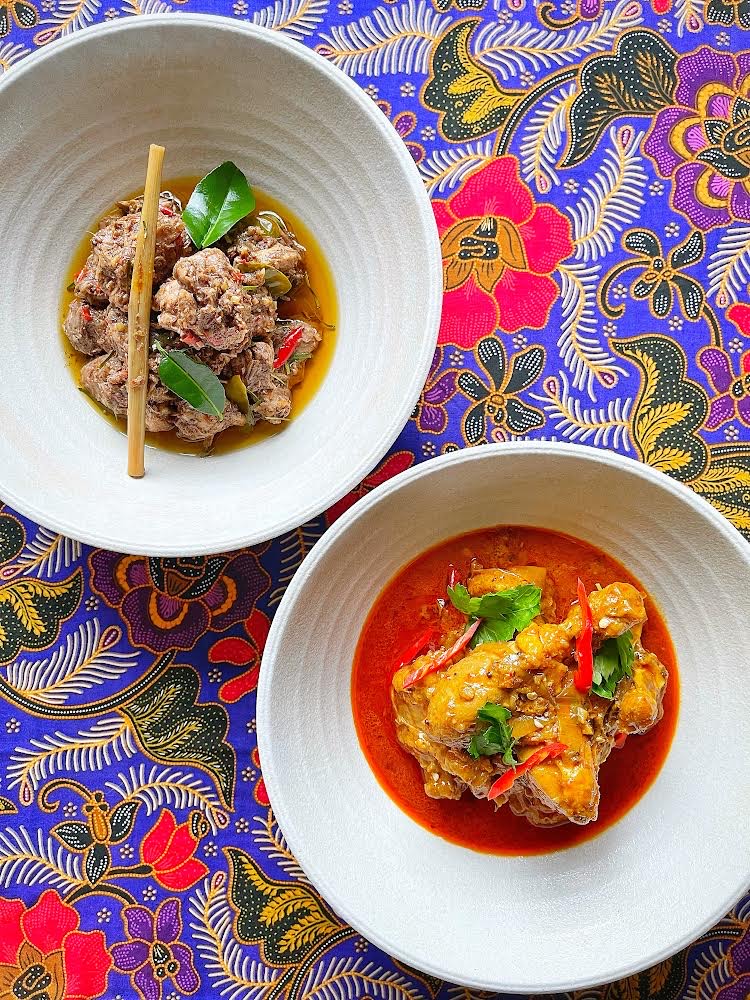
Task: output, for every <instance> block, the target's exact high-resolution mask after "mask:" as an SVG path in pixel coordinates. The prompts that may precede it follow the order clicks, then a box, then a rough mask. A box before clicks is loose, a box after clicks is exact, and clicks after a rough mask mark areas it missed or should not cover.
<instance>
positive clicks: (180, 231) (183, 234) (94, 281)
mask: <svg viewBox="0 0 750 1000" xmlns="http://www.w3.org/2000/svg"><path fill="white" fill-rule="evenodd" d="M159 206H160V212H159V222H158V225H157V227H156V251H155V256H154V285H155V286H156V285H158V284H159V283H160V282H162V281H164V279H165V278H166V277H167V276H168V275H169V274H171V273H172V268H173V267H174V265H175V263H176V262H177V261H178V260H179V259H180V257H183V256H184V255H185V254H187V253H189V250H190V245H191V244H190V238H189V236H188V233H187V230H186V229H185V226H184V223H183V221H182V219H181V218H180V216H179V215H175V213H174V210H173V209H172V207H171V202H170V201H169V200H168V199H160V202H159ZM165 211H166V212H169V214H164V213H165ZM140 224H141V213H140V211H136V212H132V211H131V212H128V213H127V214H126V215H117V216H107V217H106V218H105V219H103V220H102V226H101V228H100V229H99V231H98V232H97V233H95V234H94V236H92V238H91V253H90V255H89V258H88V260H87V261H86V264H85V266H84V268H83V270H82V271H81V273H80V274H79V275H78V277H77V278H76V281H75V294H76V298H79V299H84V300H85V301H88V302H89V303H90V304H92V305H102V304H103V303H104V302H106V301H109V302H110V303H111V305H113V306H115V307H116V308H118V309H122V310H127V308H128V300H129V299H130V281H131V278H132V273H133V258H134V257H135V244H136V240H137V237H138V229H139V227H140Z"/></svg>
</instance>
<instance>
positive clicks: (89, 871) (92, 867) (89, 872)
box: [84, 844, 111, 885]
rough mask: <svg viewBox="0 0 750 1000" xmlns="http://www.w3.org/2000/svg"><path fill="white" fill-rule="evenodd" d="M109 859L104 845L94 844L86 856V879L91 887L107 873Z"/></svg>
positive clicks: (107, 850)
mask: <svg viewBox="0 0 750 1000" xmlns="http://www.w3.org/2000/svg"><path fill="white" fill-rule="evenodd" d="M110 864H111V858H110V854H109V849H108V848H107V847H106V846H105V845H104V844H94V846H93V847H92V848H91V850H90V851H88V852H87V854H86V863H85V865H84V867H85V869H86V878H87V879H88V880H89V882H90V883H91V884H92V885H96V883H97V882H98V881H99V880H100V879H102V878H104V876H105V875H106V874H107V872H108V871H109V866H110Z"/></svg>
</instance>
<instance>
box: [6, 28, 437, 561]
mask: <svg viewBox="0 0 750 1000" xmlns="http://www.w3.org/2000/svg"><path fill="white" fill-rule="evenodd" d="M0 107H2V115H0V177H2V178H3V185H2V187H3V192H2V198H0V234H2V236H1V237H0V240H1V244H0V249H1V250H2V258H3V302H2V309H0V340H1V341H2V351H3V363H2V380H0V427H1V428H2V435H1V436H0V497H2V499H3V500H5V501H7V502H8V503H10V504H11V505H12V506H13V507H15V508H17V509H18V510H20V511H22V512H23V513H25V514H27V515H29V516H30V517H32V518H34V519H35V520H37V521H40V522H42V523H43V524H46V525H48V526H50V527H53V528H55V529H57V530H58V531H61V532H63V533H65V534H67V535H72V536H74V537H76V538H79V539H82V540H84V541H88V542H92V543H94V544H97V545H102V546H106V547H107V548H111V549H117V550H121V551H127V552H136V553H147V554H160V555H189V554H198V553H207V552H218V551H222V550H225V549H232V548H237V547H238V546H240V545H244V544H247V543H252V542H258V541H262V540H265V539H267V538H271V537H272V536H274V535H277V534H279V533H280V532H282V531H284V530H287V529H288V528H290V527H292V526H294V525H297V524H300V523H302V522H303V521H305V520H306V519H307V518H308V517H311V516H313V515H315V514H317V513H319V512H320V511H321V510H323V509H325V508H326V507H328V506H329V505H330V504H331V503H333V502H334V501H336V500H337V499H339V498H340V497H341V496H343V495H344V494H345V493H346V492H347V491H348V490H349V489H350V488H351V487H352V486H353V485H354V484H355V483H357V482H358V481H359V480H360V479H361V478H362V477H363V476H364V475H365V474H366V473H367V472H368V471H369V470H370V469H371V468H372V467H373V466H374V465H375V464H376V463H377V461H378V460H379V459H380V458H381V457H382V455H383V454H384V453H385V451H386V450H387V448H388V447H389V446H390V445H391V443H392V442H393V441H394V440H395V438H396V436H397V434H398V432H399V431H400V429H401V428H402V427H403V425H404V423H405V422H406V420H407V419H408V416H409V413H410V411H411V409H412V408H413V406H414V403H415V402H416V399H417V397H418V395H419V392H420V390H421V387H422V385H423V383H424V379H425V377H426V374H427V370H428V367H429V363H430V359H431V356H432V352H433V350H434V346H435V341H436V337H437V327H438V323H439V316H440V304H441V298H442V271H441V264H440V248H439V242H438V238H437V231H436V228H435V223H434V220H433V215H432V211H431V209H430V203H429V199H428V197H427V195H426V193H425V190H424V186H423V184H422V182H421V180H420V178H419V174H418V172H417V169H416V167H415V165H414V163H413V161H412V159H411V157H410V155H409V153H408V151H407V150H406V148H405V146H404V145H403V143H402V142H401V139H400V138H399V137H398V135H397V134H396V132H395V130H394V129H393V128H392V127H391V126H390V124H389V123H388V121H387V119H386V117H385V116H384V115H383V113H382V112H381V111H380V109H379V108H377V107H376V106H375V104H374V103H373V102H372V101H371V100H370V98H369V97H367V96H366V95H365V94H363V93H362V92H361V91H360V90H359V89H358V88H357V87H356V86H355V84H354V83H353V82H352V81H351V80H349V79H348V78H347V77H346V76H345V75H344V74H343V73H341V72H340V71H339V70H337V69H336V68H335V67H333V66H332V65H331V64H330V63H329V62H327V61H326V60H324V59H323V58H322V57H320V56H317V55H316V54H315V53H314V52H311V51H310V50H308V49H305V48H304V47H303V46H302V45H300V44H298V43H297V42H294V41H291V40H290V39H288V38H285V37H284V36H283V35H281V34H279V33H277V32H271V31H266V30H264V29H262V28H257V27H255V26H253V25H250V24H238V23H236V22H232V21H230V20H229V19H227V18H214V17H209V16H201V15H182V14H180V15H162V16H153V17H147V18H141V17H135V18H127V19H122V20H121V21H119V22H114V23H112V24H110V25H108V26H106V27H101V28H96V29H92V30H87V31H85V32H82V33H80V34H77V35H74V36H71V37H69V38H66V39H64V40H63V41H60V42H56V43H55V44H54V45H52V46H50V47H49V49H45V50H43V51H42V52H41V53H39V54H37V55H34V56H32V57H31V58H29V59H28V60H27V61H24V62H23V63H22V64H21V66H19V67H18V68H17V69H15V70H14V71H13V72H12V73H10V74H9V75H8V76H7V77H3V80H2V82H0ZM30 109H33V113H31V111H30ZM149 142H159V143H162V144H163V145H165V146H166V148H167V157H166V162H165V168H164V170H165V172H164V176H165V177H167V178H168V177H170V176H172V177H177V176H180V175H187V174H192V175H196V174H199V175H200V174H202V173H205V172H207V171H208V170H210V169H212V168H213V167H215V166H216V165H217V164H218V163H220V162H221V161H222V160H225V159H233V160H235V161H236V162H237V163H238V165H240V166H241V167H242V168H243V169H244V171H245V172H246V173H247V175H248V178H249V179H250V181H251V183H253V184H255V185H257V187H258V188H259V189H260V190H262V191H264V192H265V193H267V194H270V195H273V196H275V197H277V198H279V199H280V200H281V201H282V202H283V203H284V204H286V205H287V206H288V207H289V208H290V209H292V211H293V212H294V213H295V214H296V215H298V216H299V217H300V218H301V219H302V220H303V221H304V222H305V223H307V225H308V227H309V228H310V229H311V230H312V232H313V233H314V234H315V236H316V237H317V238H318V241H319V243H320V245H321V248H322V250H323V253H324V255H325V257H326V258H327V260H328V263H329V264H330V267H331V270H332V272H333V276H334V282H335V285H336V291H337V297H338V320H339V322H338V333H337V342H336V349H335V354H334V358H333V361H332V364H331V366H330V369H329V371H328V373H327V375H326V377H325V381H324V383H323V385H322V386H321V387H320V389H319V390H318V392H317V394H316V395H315V397H314V399H313V400H312V401H311V402H310V403H309V404H308V406H307V407H306V409H305V410H304V412H303V413H302V414H301V415H300V417H299V419H297V420H293V421H292V422H291V423H290V424H289V425H288V427H286V428H285V429H284V431H283V433H281V434H278V435H276V436H274V437H272V438H269V439H266V440H263V441H261V442H259V443H258V444H254V445H252V446H251V447H249V448H247V449H243V450H241V451H237V452H234V453H231V454H226V455H221V456H216V457H212V458H210V459H206V460H203V459H196V458H194V457H189V456H181V455H177V454H169V453H165V452H163V451H158V450H150V451H149V452H148V453H147V475H146V478H145V479H143V480H141V481H135V480H131V479H128V477H127V476H126V474H125V460H126V448H125V440H124V437H123V436H122V435H121V434H119V433H118V432H117V430H116V429H114V428H113V427H112V426H110V425H109V424H108V423H107V421H105V420H103V419H102V418H101V416H100V415H99V414H98V413H96V411H95V410H94V409H93V408H92V407H91V405H90V404H89V403H88V402H87V401H86V400H85V399H84V398H82V396H81V394H80V393H79V392H78V390H77V389H76V387H75V385H74V384H73V381H72V379H71V378H70V375H69V373H68V371H67V370H66V367H65V363H64V358H63V351H62V346H61V344H60V341H59V334H58V327H59V311H60V300H61V294H62V292H63V285H64V283H65V275H66V272H67V270H68V268H69V266H70V261H71V258H72V256H73V254H74V252H75V250H76V248H77V246H78V243H79V242H80V240H81V238H82V236H83V234H84V233H85V232H86V230H87V229H89V228H90V227H91V225H92V223H93V222H94V221H95V220H96V218H97V216H99V215H101V214H102V212H103V211H105V210H106V209H107V207H108V206H109V205H111V204H112V202H113V201H114V200H115V199H116V198H118V197H121V196H122V195H124V194H126V193H127V192H130V191H132V190H134V189H137V188H138V187H139V186H141V185H142V184H143V178H144V174H145V163H146V155H147V151H148V144H149Z"/></svg>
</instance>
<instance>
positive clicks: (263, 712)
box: [256, 441, 750, 993]
mask: <svg viewBox="0 0 750 1000" xmlns="http://www.w3.org/2000/svg"><path fill="white" fill-rule="evenodd" d="M519 454H520V455H528V454H536V455H537V456H538V458H539V460H540V461H541V459H542V458H543V457H544V456H554V457H555V458H561V457H562V458H565V457H566V456H567V457H577V458H580V459H584V460H586V461H591V462H593V463H596V464H599V465H603V466H607V467H609V468H610V469H614V470H617V471H625V472H630V473H633V474H634V475H636V476H639V477H640V478H641V479H644V480H646V481H648V482H650V483H651V484H653V485H655V486H657V487H659V488H661V489H664V490H665V491H666V492H668V493H671V494H672V495H673V496H674V497H676V498H677V499H678V500H681V501H682V502H685V503H687V504H688V505H689V506H690V507H692V508H693V509H694V510H695V511H696V512H697V513H698V514H699V515H700V516H701V517H703V518H704V519H705V520H707V521H709V522H710V523H711V524H712V525H713V527H714V528H716V529H717V530H718V531H719V532H720V533H721V534H722V535H723V536H724V537H725V538H726V540H727V541H728V542H729V543H730V544H731V545H732V547H733V548H734V549H735V550H736V551H737V553H738V555H739V556H740V557H741V559H742V560H743V562H744V563H745V565H746V566H747V568H748V574H749V575H750V545H748V543H747V542H746V541H745V540H744V539H743V537H742V536H741V535H740V533H739V531H737V529H736V528H734V527H733V526H732V525H731V524H730V523H729V521H727V519H726V518H725V517H724V516H723V515H722V514H720V513H719V512H718V511H717V510H716V508H715V507H713V506H712V505H711V504H710V503H709V502H708V501H707V500H704V499H703V498H702V497H699V496H698V495H697V494H696V493H695V492H694V491H693V490H691V489H690V488H689V487H688V486H686V485H685V484H684V483H681V482H679V481H678V480H675V479H672V478H670V477H669V476H667V475H666V474H665V473H663V472H659V471H658V470H656V469H653V468H651V467H650V466H648V465H646V464H645V463H643V462H641V461H639V460H638V459H634V458H629V457H626V456H624V455H620V454H619V453H617V452H612V451H609V450H605V449H599V448H595V447H592V446H589V445H580V444H567V443H563V442H547V441H513V442H505V443H495V444H489V445H483V446H480V447H476V448H466V449H460V450H459V451H457V452H451V453H449V454H446V455H441V456H438V457H436V458H433V459H428V460H427V461H424V462H421V463H419V464H418V465H416V466H413V467H412V468H411V469H407V470H406V471H405V472H401V473H399V474H398V475H396V476H394V477H393V478H392V479H390V480H388V481H387V482H385V483H382V484H381V485H379V486H376V487H375V488H374V489H373V490H371V491H370V492H369V493H367V494H366V495H365V496H364V497H362V499H360V500H358V502H357V503H356V504H354V506H353V507H351V508H350V509H349V510H348V511H346V512H345V513H344V514H342V516H341V517H340V518H339V519H338V520H337V521H336V522H335V523H334V524H333V525H332V526H331V527H330V528H329V529H328V530H327V531H326V532H325V533H324V534H323V536H322V537H321V538H320V540H319V541H318V542H316V544H315V546H314V547H313V549H312V551H311V552H310V554H309V555H308V556H307V557H306V558H305V560H304V561H303V563H302V565H301V566H300V568H299V569H298V570H297V572H296V573H295V575H294V577H293V578H292V581H291V583H290V584H289V586H288V587H287V590H286V592H285V593H284V596H283V597H282V599H281V602H280V603H279V606H278V608H277V609H276V614H275V615H274V618H273V622H272V623H271V629H270V632H269V634H268V639H267V641H266V646H265V649H264V652H263V658H262V665H261V671H260V677H259V682H258V692H257V701H256V721H257V735H258V748H259V752H260V754H261V759H262V761H263V779H264V782H265V786H266V790H267V792H268V796H269V799H270V802H271V808H272V809H273V811H274V815H275V817H276V820H277V822H278V825H279V829H280V830H281V831H282V832H283V834H284V837H285V838H286V840H287V843H288V844H289V847H290V849H291V851H292V853H293V854H294V855H295V857H296V858H297V860H298V861H299V863H300V865H301V867H302V869H303V870H304V872H305V873H306V875H307V876H308V878H309V879H310V882H311V883H312V884H313V885H314V886H315V888H316V889H317V890H318V891H319V892H320V894H321V896H322V897H323V898H324V899H325V900H326V901H327V902H328V903H329V905H330V906H331V907H332V908H333V910H334V911H335V912H336V913H337V914H339V916H340V917H342V918H343V919H344V920H345V921H346V922H347V923H348V924H350V925H351V926H352V927H354V928H355V930H357V931H359V933H361V934H362V935H363V936H364V937H365V938H366V939H367V940H369V941H372V943H373V944H374V945H376V947H378V948H380V949H381V950H382V951H383V952H385V954H387V955H391V956H392V957H395V958H396V959H398V960H399V961H401V962H404V963H406V964H407V965H409V966H411V967H413V968H417V969H420V970H421V971H422V972H426V973H428V974H429V975H433V976H436V977H437V978H439V979H443V980H447V981H449V982H453V981H455V974H452V973H451V970H450V969H447V968H445V967H443V966H441V965H440V964H439V959H436V960H435V961H434V962H433V961H425V959H424V957H423V956H421V955H419V956H416V955H414V954H412V953H411V952H410V951H409V950H408V949H407V948H403V947H401V945H400V943H399V942H393V941H389V940H387V939H386V938H384V937H383V936H382V935H380V934H378V933H377V932H375V931H373V929H372V928H371V927H370V926H369V925H368V923H367V916H366V915H360V914H358V913H353V912H352V911H351V910H350V909H349V906H348V903H347V900H346V898H344V897H341V896H339V895H338V894H337V893H336V892H335V891H330V892H329V891H328V890H329V886H328V881H327V877H326V876H325V875H321V873H320V872H319V871H318V870H316V868H315V866H314V865H312V864H310V861H309V857H308V851H307V846H306V844H304V843H300V842H299V841H298V839H297V836H296V831H295V830H294V828H293V826H292V824H291V823H290V824H287V823H286V820H287V818H288V817H287V810H286V803H285V802H284V801H283V798H282V796H281V795H280V794H279V789H280V786H281V785H282V784H283V781H284V777H283V770H279V771H277V770H276V768H275V765H274V756H273V752H272V750H271V746H272V743H273V736H272V731H273V730H272V727H271V725H270V722H269V721H268V715H269V705H270V698H271V688H272V684H273V681H272V663H273V662H274V661H275V660H276V659H277V657H278V653H279V647H280V645H281V641H282V638H283V633H284V629H285V626H286V619H287V618H288V616H289V612H290V610H291V608H292V606H293V605H294V604H296V603H297V601H298V599H299V597H300V595H301V594H302V592H303V589H304V587H305V584H306V583H307V580H308V578H309V577H310V576H311V575H312V573H313V572H314V570H315V569H316V568H317V566H318V565H319V564H320V563H321V562H322V561H323V560H324V559H325V557H326V556H327V554H328V550H329V549H330V548H331V547H332V546H333V545H335V544H336V542H337V541H338V540H339V539H340V538H341V537H342V536H343V535H345V534H346V533H347V531H348V530H349V529H350V528H351V527H352V526H353V525H354V524H355V523H356V522H357V521H358V520H359V519H360V518H362V517H364V516H365V515H366V514H368V513H369V512H370V511H371V510H372V509H373V508H374V507H377V506H378V504H380V503H381V502H382V501H384V500H385V499H386V498H387V497H389V496H392V495H393V494H394V493H397V492H399V491H400V490H401V489H403V488H404V487H406V486H408V485H409V484H410V483H411V482H413V481H414V480H416V479H420V478H422V477H424V476H429V475H432V474H434V473H438V472H439V470H440V469H442V468H443V467H444V466H447V465H454V464H455V465H461V464H467V465H470V464H471V463H472V462H482V461H491V460H492V459H493V458H494V457H495V456H498V455H519ZM264 748H265V749H264ZM748 879H750V871H748V872H745V873H744V874H743V876H742V878H741V879H739V880H738V881H737V885H736V886H735V887H734V888H733V889H732V891H731V893H729V894H728V895H727V897H726V898H725V899H722V900H721V902H720V904H719V905H718V906H717V907H716V908H715V910H713V911H712V912H711V913H709V914H708V915H707V916H706V917H705V919H704V920H703V922H702V923H701V924H700V925H699V926H696V927H693V928H692V929H691V930H690V931H689V932H687V933H685V934H683V935H682V936H681V937H680V938H679V939H678V940H676V941H675V942H673V943H672V944H671V945H670V946H668V947H667V948H662V949H660V950H658V951H654V952H653V953H652V954H649V955H646V956H644V957H643V958H641V959H639V960H637V961H635V962H631V963H630V964H627V965H623V966H622V967H621V968H619V969H613V970H611V973H608V976H609V979H605V980H602V979H601V978H599V977H597V978H595V979H591V978H586V977H581V978H580V979H571V980H565V981H560V982H554V983H542V984H539V985H538V986H536V987H534V989H535V990H537V991H541V992H543V993H548V992H550V993H564V992H571V991H573V990H580V989H586V988H589V987H592V986H598V985H601V984H602V983H606V982H616V981H618V980H620V979H624V978H626V977H628V976H631V975H634V974H636V973H638V972H641V971H643V970H644V969H647V968H650V967H652V966H654V965H657V964H658V963H659V962H661V961H663V960H664V959H667V958H669V957H671V956H672V955H675V954H677V952H679V951H681V950H683V949H684V948H686V947H688V946H689V945H690V944H692V943H693V942H694V941H695V940H696V939H697V938H699V937H700V936H701V934H703V933H704V932H705V931H706V930H708V929H709V928H711V927H713V926H714V925H715V924H716V923H717V922H718V921H719V920H721V918H722V917H724V916H725V915H726V913H727V912H728V911H729V910H730V909H731V907H732V906H733V905H734V903H735V902H736V901H737V899H739V898H740V897H741V896H742V894H743V893H744V892H745V890H746V888H747V884H748ZM460 985H462V986H468V987H470V988H472V989H478V990H483V991H489V992H505V993H529V992H530V990H529V985H528V984H519V983H497V982H490V981H487V980H483V979H481V978H478V977H472V978H466V977H461V980H460Z"/></svg>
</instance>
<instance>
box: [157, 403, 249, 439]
mask: <svg viewBox="0 0 750 1000" xmlns="http://www.w3.org/2000/svg"><path fill="white" fill-rule="evenodd" d="M244 423H245V418H244V416H243V415H242V414H241V413H240V411H239V409H238V407H237V406H235V404H234V403H230V402H229V401H227V404H226V406H225V407H224V413H223V414H222V415H221V416H220V417H216V416H214V415H213V414H212V413H201V412H200V410H195V409H193V407H192V406H190V404H189V403H185V402H182V401H179V403H178V407H177V416H176V418H175V422H174V429H175V431H176V432H177V434H178V436H179V437H181V438H183V439H184V440H185V441H211V440H212V439H213V438H214V437H215V436H216V435H217V434H219V433H221V431H225V430H227V428H228V427H240V426H241V425H242V424H244Z"/></svg>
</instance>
